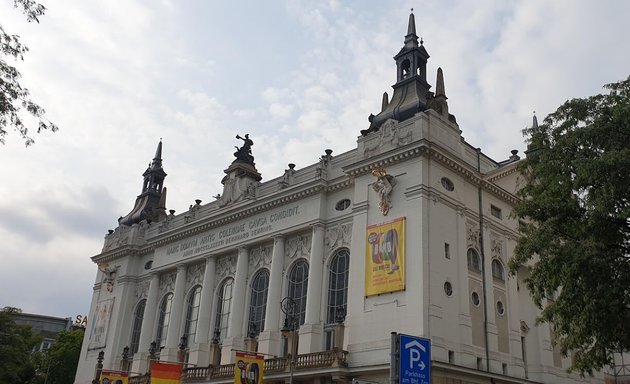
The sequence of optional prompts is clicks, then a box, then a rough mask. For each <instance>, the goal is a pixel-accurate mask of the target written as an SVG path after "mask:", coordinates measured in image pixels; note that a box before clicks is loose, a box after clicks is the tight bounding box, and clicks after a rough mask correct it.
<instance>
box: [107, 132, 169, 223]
mask: <svg viewBox="0 0 630 384" xmlns="http://www.w3.org/2000/svg"><path fill="white" fill-rule="evenodd" d="M142 177H143V182H142V192H141V193H140V195H138V197H137V198H136V203H135V204H134V207H133V209H132V210H131V212H129V213H128V214H127V216H125V217H122V218H120V219H119V220H118V223H119V224H121V225H132V224H136V223H139V222H141V221H143V220H147V221H159V220H161V219H162V218H163V217H166V213H165V208H166V188H164V189H162V186H163V184H164V178H165V177H166V172H164V169H163V168H162V139H161V138H160V142H159V143H158V145H157V149H156V150H155V157H154V158H153V161H151V163H150V164H149V167H148V168H147V170H146V171H144V173H143V174H142Z"/></svg>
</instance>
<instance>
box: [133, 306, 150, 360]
mask: <svg viewBox="0 0 630 384" xmlns="http://www.w3.org/2000/svg"><path fill="white" fill-rule="evenodd" d="M146 305H147V299H142V300H140V301H139V302H138V304H137V305H136V310H135V311H133V324H132V326H131V343H129V352H130V354H131V355H133V354H134V353H136V352H138V346H139V345H140V332H142V319H144V307H145V306H146Z"/></svg>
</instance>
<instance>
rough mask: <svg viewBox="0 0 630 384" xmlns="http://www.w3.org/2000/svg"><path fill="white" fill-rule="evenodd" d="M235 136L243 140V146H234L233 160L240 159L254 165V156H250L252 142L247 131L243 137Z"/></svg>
mask: <svg viewBox="0 0 630 384" xmlns="http://www.w3.org/2000/svg"><path fill="white" fill-rule="evenodd" d="M236 138H237V139H241V140H243V146H242V147H240V148H239V147H237V146H235V147H234V148H236V152H234V156H235V157H236V160H234V161H242V162H245V163H247V164H251V165H254V156H252V145H254V142H253V141H252V139H250V138H249V133H246V134H245V137H241V136H239V135H236Z"/></svg>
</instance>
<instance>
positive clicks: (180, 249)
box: [166, 205, 302, 258]
mask: <svg viewBox="0 0 630 384" xmlns="http://www.w3.org/2000/svg"><path fill="white" fill-rule="evenodd" d="M300 214H302V211H301V210H300V206H299V205H294V206H291V207H287V208H282V209H278V210H275V211H271V212H269V213H266V214H263V215H258V216H254V217H252V218H251V219H248V220H242V221H237V222H235V223H232V224H229V225H227V226H225V227H221V228H217V229H214V230H211V231H208V232H205V233H203V234H201V235H198V236H195V237H191V238H189V239H186V240H184V241H181V242H179V243H176V244H173V245H169V246H168V247H167V248H166V256H168V257H169V258H172V257H190V256H195V255H199V254H202V253H204V252H208V251H211V250H214V249H216V248H219V247H223V246H227V245H230V244H233V243H238V242H240V241H244V240H248V239H252V238H255V237H259V236H261V235H264V234H266V233H269V232H271V231H273V230H275V229H277V228H276V227H279V226H282V225H284V222H285V221H286V220H288V219H289V218H292V217H295V216H299V215H300Z"/></svg>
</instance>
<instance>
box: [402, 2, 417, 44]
mask: <svg viewBox="0 0 630 384" xmlns="http://www.w3.org/2000/svg"><path fill="white" fill-rule="evenodd" d="M416 47H418V35H416V18H415V17H414V15H413V8H411V13H410V14H409V24H408V25H407V36H405V48H416Z"/></svg>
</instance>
